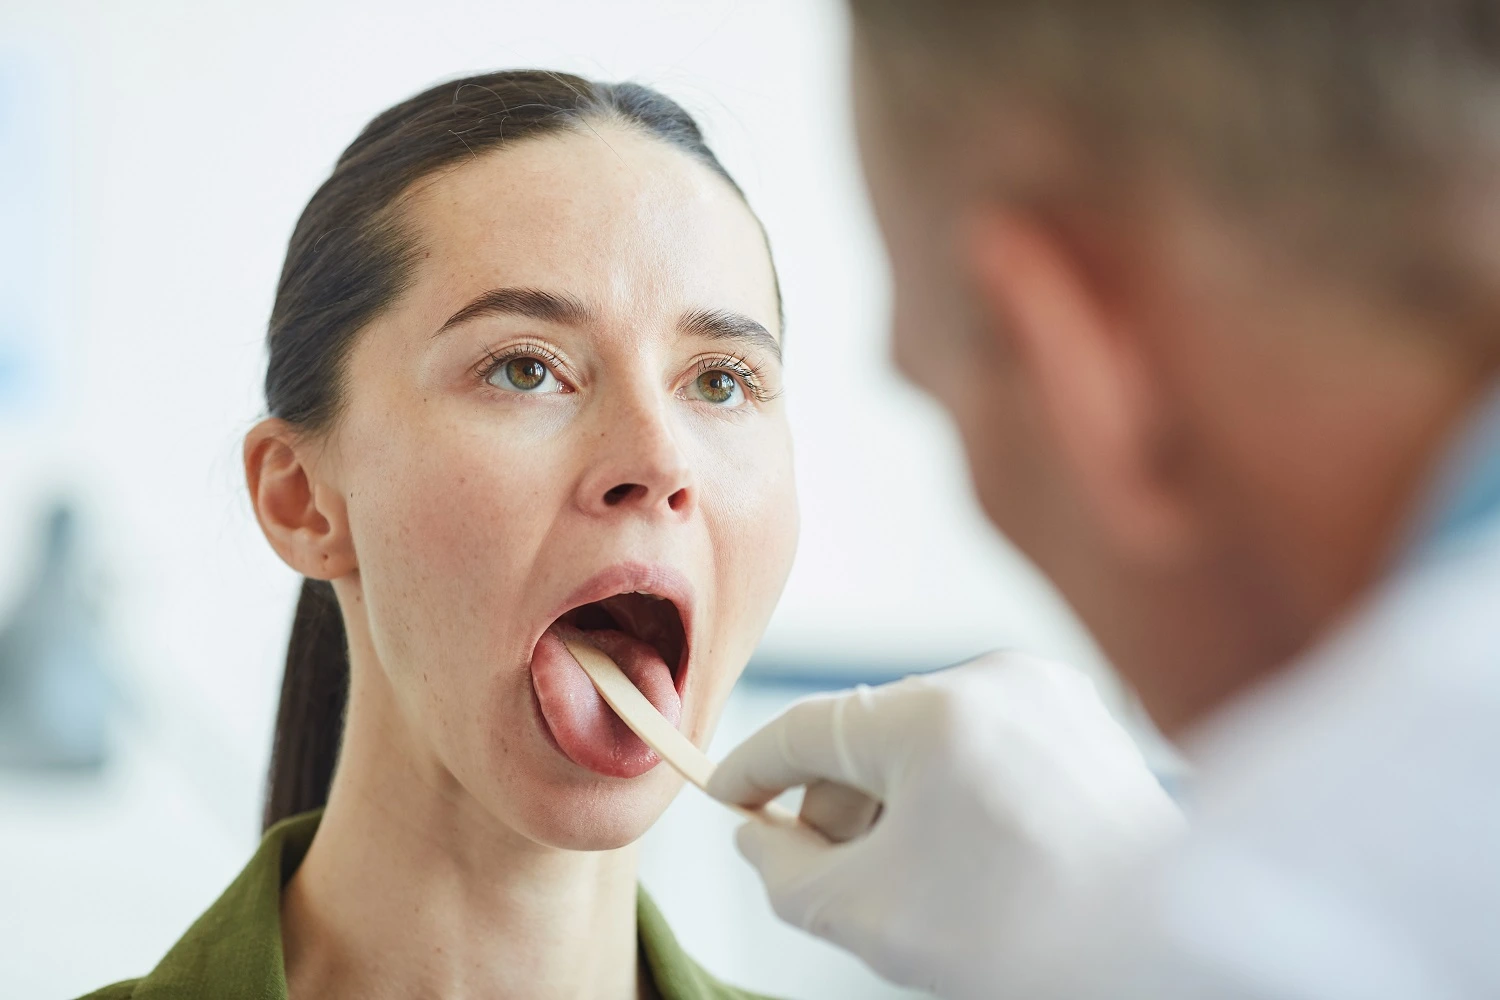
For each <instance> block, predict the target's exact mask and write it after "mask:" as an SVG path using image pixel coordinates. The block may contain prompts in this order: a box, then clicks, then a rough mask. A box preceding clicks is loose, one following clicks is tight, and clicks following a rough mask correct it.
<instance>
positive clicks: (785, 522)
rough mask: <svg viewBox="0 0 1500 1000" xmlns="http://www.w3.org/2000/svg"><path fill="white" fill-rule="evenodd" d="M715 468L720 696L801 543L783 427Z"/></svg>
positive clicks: (707, 505) (707, 507) (707, 487)
mask: <svg viewBox="0 0 1500 1000" xmlns="http://www.w3.org/2000/svg"><path fill="white" fill-rule="evenodd" d="M712 469H713V471H712V473H711V474H710V475H708V476H706V477H705V481H704V489H703V503H704V515H705V519H706V520H707V522H708V525H709V538H710V540H711V549H712V551H711V565H712V572H713V577H714V593H715V602H714V603H715V613H716V617H717V619H718V620H717V622H716V628H715V632H716V633H717V634H716V635H715V636H714V645H715V647H716V652H717V653H718V654H719V658H720V662H721V663H723V664H725V665H726V670H725V673H726V676H722V677H716V678H714V684H713V687H714V692H713V695H717V697H716V698H714V700H719V699H721V698H722V697H723V696H725V695H727V693H728V689H729V688H730V687H732V686H733V685H734V682H735V681H736V680H737V679H738V673H737V671H738V670H739V668H740V667H741V666H742V660H743V659H744V658H746V657H748V656H749V655H750V653H751V652H752V651H753V650H754V648H755V647H756V645H758V644H759V642H760V637H761V634H762V633H763V632H764V630H765V625H766V622H767V621H768V620H769V619H770V616H771V612H772V611H773V610H774V608H775V606H776V601H777V598H778V597H779V596H780V595H781V590H782V587H783V586H784V585H785V583H786V577H787V574H788V572H789V571H790V569H791V564H792V558H793V555H794V553H795V551H796V544H797V531H798V514H797V499H796V488H795V482H794V479H793V475H792V462H791V447H790V442H789V440H788V439H787V437H786V435H785V434H784V433H781V434H765V435H760V436H758V437H747V439H745V440H742V441H741V442H740V443H739V445H738V446H737V447H735V448H733V449H730V450H728V451H727V452H726V453H725V454H721V455H720V456H718V460H717V461H716V462H715V463H713V466H712ZM731 665H732V667H733V670H734V671H735V672H734V673H733V674H732V675H730V672H729V670H728V667H729V666H731ZM706 693H707V692H706Z"/></svg>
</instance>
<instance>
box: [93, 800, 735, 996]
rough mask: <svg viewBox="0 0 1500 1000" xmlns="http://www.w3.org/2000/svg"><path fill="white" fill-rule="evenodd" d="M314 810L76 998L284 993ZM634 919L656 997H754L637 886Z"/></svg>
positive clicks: (288, 824)
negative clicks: (725, 978)
mask: <svg viewBox="0 0 1500 1000" xmlns="http://www.w3.org/2000/svg"><path fill="white" fill-rule="evenodd" d="M320 818H321V812H310V813H303V814H302V815H300V816H293V817H291V818H290V819H287V820H283V821H282V822H280V823H277V824H276V825H275V826H273V827H271V829H269V830H267V831H266V835H265V838H264V839H263V840H261V842H260V848H259V849H258V850H257V851H256V852H255V856H254V857H253V858H251V859H250V863H249V864H248V865H246V866H245V870H244V871H242V872H240V875H239V877H238V878H236V879H235V880H234V881H233V882H232V883H230V885H229V888H228V889H225V890H224V894H223V895H222V896H220V897H219V899H218V901H217V902H216V903H214V905H213V906H210V907H209V908H208V912H207V913H205V914H203V916H201V917H199V918H198V921H197V922H196V923H194V924H193V926H192V927H190V928H188V932H187V933H186V934H184V935H183V937H182V940H180V941H178V942H177V944H175V945H173V946H172V950H171V951H169V952H167V955H166V957H165V958H163V959H162V960H161V963H160V964H159V965H157V967H156V968H155V969H153V970H152V971H151V973H150V974H149V975H147V976H146V977H145V978H143V979H132V980H128V981H126V982H123V983H116V984H115V985H113V986H106V987H105V988H104V989H102V990H99V991H97V992H95V993H90V994H89V995H88V996H87V997H84V998H82V1000H127V998H128V1000H210V998H211V1000H286V967H285V964H284V963H283V962H282V957H281V888H282V886H284V885H286V883H287V880H288V879H290V878H291V877H292V873H293V872H295V871H296V870H297V866H298V865H300V864H301V863H302V858H303V857H304V856H305V855H306V854H307V849H308V847H309V846H310V845H311V844H312V839H313V834H314V833H315V832H316V831H317V829H318V820H319V819H320ZM636 923H637V928H638V933H639V934H640V942H641V956H642V958H643V959H644V962H645V968H646V971H647V973H648V974H649V975H650V977H651V981H652V983H653V984H654V985H655V987H656V992H657V993H658V994H659V995H660V996H661V997H662V1000H756V997H755V995H754V994H750V993H745V992H743V991H741V990H736V989H734V988H732V987H729V986H725V985H723V984H722V983H719V982H717V981H716V980H715V979H713V977H711V976H710V975H709V974H708V973H706V972H704V971H703V970H702V969H701V968H699V966H698V965H697V963H695V962H694V961H693V960H692V959H690V958H688V957H687V955H685V954H683V951H682V949H681V948H680V947H678V945H677V939H676V938H674V937H673V936H672V932H671V931H670V930H669V929H668V928H667V924H666V921H665V920H663V919H662V915H661V913H660V912H659V911H658V910H657V909H656V907H655V906H654V905H653V904H652V902H651V900H650V899H648V898H646V894H645V893H644V892H642V893H641V894H640V896H639V902H638V904H637V910H636ZM761 1000H764V998H761Z"/></svg>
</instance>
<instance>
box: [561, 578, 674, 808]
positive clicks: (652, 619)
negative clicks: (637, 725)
mask: <svg viewBox="0 0 1500 1000" xmlns="http://www.w3.org/2000/svg"><path fill="white" fill-rule="evenodd" d="M691 593H692V591H691V589H690V587H689V585H688V583H687V581H686V580H684V579H682V578H681V577H679V576H678V575H677V574H676V573H675V572H673V571H671V570H668V569H665V568H661V567H643V566H633V565H626V566H621V567H615V568H613V569H611V570H606V571H605V572H604V573H601V574H600V575H599V576H597V577H595V578H594V579H593V580H592V581H590V582H589V584H586V585H585V586H584V587H583V588H580V590H579V591H578V592H577V593H575V595H574V597H573V598H572V600H574V601H578V602H579V603H577V604H576V605H574V606H573V607H571V608H569V609H568V610H567V611H564V612H563V613H562V614H560V615H558V617H557V618H556V619H555V620H554V621H553V622H552V623H551V625H549V626H548V627H547V630H546V631H545V632H543V633H542V636H541V637H540V638H539V639H538V640H537V644H536V649H535V651H534V652H533V653H532V658H531V683H532V689H533V690H534V691H535V692H536V703H537V707H538V709H540V712H541V721H542V722H543V724H544V726H545V728H546V730H547V731H548V732H549V733H550V734H551V736H552V742H553V744H555V746H556V748H557V749H558V750H560V751H562V754H563V756H565V757H567V758H568V759H569V760H571V761H572V762H573V763H575V764H577V765H579V766H580V767H584V768H587V769H588V770H590V771H593V772H595V773H597V774H602V775H605V776H608V777H616V778H633V777H636V776H638V775H641V774H644V773H646V772H647V771H649V770H651V769H652V768H653V767H655V766H656V765H657V764H658V763H660V758H658V757H657V756H656V753H655V752H654V751H653V750H652V749H651V748H650V747H648V746H646V744H645V743H643V742H642V741H641V739H640V737H638V736H636V735H635V733H633V732H631V730H630V728H629V727H628V726H626V725H625V723H624V722H623V721H621V719H620V718H619V716H617V715H615V713H614V711H613V710H612V709H610V707H609V706H608V705H606V704H605V703H604V699H602V698H601V697H600V696H599V693H598V692H597V691H595V690H594V685H593V682H591V681H590V680H589V678H588V675H587V674H585V673H584V672H583V668H582V667H580V666H579V665H578V661H576V660H575V659H573V654H571V653H569V652H568V648H567V646H566V645H565V644H564V643H563V638H564V637H567V638H568V639H569V640H574V639H581V640H582V641H584V642H587V643H588V644H589V645H592V646H595V647H597V648H598V649H599V650H600V651H601V652H603V653H604V654H605V655H606V656H608V657H609V658H610V659H612V660H614V661H615V663H617V664H619V667H620V669H621V670H622V671H623V672H624V673H625V676H626V677H629V678H630V681H631V683H633V684H634V685H635V686H636V687H637V688H638V689H639V690H640V692H641V694H643V695H645V697H646V700H647V701H649V702H650V703H651V704H652V706H653V707H655V709H656V710H657V711H658V712H660V713H661V714H662V717H663V718H665V719H666V720H667V721H668V722H670V723H671V724H672V725H674V726H676V725H678V724H679V723H680V722H681V720H682V692H683V690H684V688H685V683H684V682H685V675H686V674H687V670H688V663H689V660H690V659H691V650H690V648H689V647H690V644H691V633H692V629H691V627H690V615H689V609H690V608H691V603H690V602H691V596H690V595H691ZM601 594H602V595H604V596H596V595H601ZM589 598H593V599H592V600H590V599H589Z"/></svg>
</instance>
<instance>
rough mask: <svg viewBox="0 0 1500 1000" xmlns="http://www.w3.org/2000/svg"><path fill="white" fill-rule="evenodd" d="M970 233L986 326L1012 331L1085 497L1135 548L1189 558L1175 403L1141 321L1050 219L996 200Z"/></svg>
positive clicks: (1019, 368) (1004, 351)
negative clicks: (1104, 288) (1111, 296)
mask: <svg viewBox="0 0 1500 1000" xmlns="http://www.w3.org/2000/svg"><path fill="white" fill-rule="evenodd" d="M961 238H962V239H963V241H964V242H963V244H962V254H963V258H964V260H965V262H966V263H967V265H968V269H969V280H970V282H971V287H972V290H973V292H974V293H975V298H976V299H977V304H978V308H979V311H980V314H981V315H980V321H981V327H982V329H981V331H980V335H981V336H983V337H992V338H995V339H996V340H998V341H1000V342H1001V343H999V344H997V345H996V346H997V347H998V348H999V349H1000V351H999V353H1000V354H1001V356H1003V357H1005V358H1007V359H1008V363H1009V364H1011V365H1012V366H1014V367H1015V369H1016V372H1015V374H1016V375H1017V376H1019V378H1020V379H1022V380H1023V381H1024V383H1025V384H1026V387H1027V390H1028V391H1027V393H1026V397H1027V398H1028V399H1029V400H1032V401H1033V405H1034V407H1035V409H1036V410H1037V412H1036V413H1035V414H1033V415H1034V417H1035V418H1036V421H1035V426H1037V427H1039V428H1040V429H1041V431H1042V433H1044V434H1045V435H1047V436H1048V437H1049V438H1050V440H1048V441H1045V442H1044V445H1045V446H1046V448H1047V450H1049V451H1050V452H1052V453H1053V454H1054V455H1055V456H1057V459H1058V462H1059V466H1060V468H1061V471H1062V473H1063V474H1064V476H1065V477H1066V479H1067V480H1068V481H1069V482H1071V483H1072V484H1073V488H1074V489H1075V490H1076V492H1077V495H1078V497H1079V499H1080V500H1081V501H1082V502H1083V505H1084V508H1085V509H1086V510H1087V511H1088V512H1089V513H1090V514H1091V515H1092V517H1093V519H1094V520H1095V522H1096V524H1097V526H1098V527H1099V528H1100V529H1101V530H1102V532H1103V533H1104V537H1106V538H1107V539H1109V540H1110V541H1112V542H1113V543H1114V544H1115V545H1116V546H1117V547H1118V548H1120V550H1121V551H1122V552H1123V553H1124V554H1125V555H1126V556H1127V557H1128V558H1133V559H1145V560H1148V561H1163V560H1176V559H1177V558H1180V557H1181V556H1182V555H1183V554H1184V549H1185V547H1187V546H1189V545H1191V543H1192V540H1193V538H1194V536H1195V532H1194V530H1193V518H1192V516H1191V509H1190V504H1189V503H1188V497H1186V496H1185V495H1183V493H1182V491H1181V489H1180V484H1178V483H1176V482H1174V477H1173V471H1174V469H1173V463H1172V458H1173V451H1172V448H1173V443H1174V435H1173V430H1174V428H1172V426H1171V425H1170V422H1169V419H1168V417H1169V414H1170V407H1169V406H1168V405H1167V400H1166V398H1165V397H1164V396H1163V395H1162V393H1161V392H1160V385H1159V383H1158V382H1157V380H1156V379H1155V377H1154V376H1155V375H1156V373H1155V372H1154V371H1153V370H1152V367H1151V363H1150V359H1151V357H1152V354H1151V351H1150V350H1149V349H1148V345H1147V344H1146V343H1144V342H1143V340H1142V339H1141V337H1140V336H1139V331H1138V330H1137V329H1136V328H1135V327H1134V326H1133V325H1132V324H1131V323H1130V322H1129V320H1128V319H1127V318H1126V317H1123V316H1121V315H1119V314H1118V313H1117V312H1116V311H1115V310H1114V309H1113V308H1112V303H1111V302H1110V301H1109V300H1108V299H1107V297H1106V296H1105V295H1104V294H1103V293H1102V292H1101V289H1100V287H1099V283H1098V276H1097V275H1095V274H1093V273H1091V269H1090V267H1089V262H1088V261H1085V260H1084V259H1083V257H1082V256H1081V255H1080V253H1079V251H1078V250H1077V249H1076V248H1075V247H1073V246H1072V245H1070V243H1069V241H1068V240H1067V239H1065V237H1064V235H1063V234H1062V233H1060V232H1058V231H1057V230H1056V229H1055V228H1054V227H1052V226H1050V225H1049V224H1048V223H1047V222H1046V221H1045V220H1042V219H1040V218H1038V217H1036V216H1033V215H1032V214H1030V213H1028V212H1026V211H1023V210H1019V209H1015V208H1012V207H1010V206H1006V205H991V206H988V207H986V208H983V209H980V210H979V211H977V212H975V213H974V215H973V216H971V218H970V220H969V224H968V226H967V228H966V230H965V232H964V233H963V234H962V236H961Z"/></svg>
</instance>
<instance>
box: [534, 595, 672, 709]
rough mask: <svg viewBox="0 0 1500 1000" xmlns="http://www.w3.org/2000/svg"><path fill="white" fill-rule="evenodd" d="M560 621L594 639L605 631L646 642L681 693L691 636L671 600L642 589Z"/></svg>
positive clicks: (582, 608) (586, 606)
mask: <svg viewBox="0 0 1500 1000" xmlns="http://www.w3.org/2000/svg"><path fill="white" fill-rule="evenodd" d="M557 622H558V624H560V625H564V626H567V627H570V628H574V629H577V630H578V631H580V632H582V633H584V635H587V636H590V637H591V638H599V635H598V634H599V633H603V632H618V633H623V634H625V635H628V636H630V637H632V638H634V639H636V640H638V641H640V642H643V643H645V644H646V645H648V646H650V647H651V648H652V649H654V650H656V652H657V655H658V656H660V657H661V660H662V662H663V663H665V664H666V665H667V669H668V670H669V671H671V674H672V681H673V685H674V686H676V687H679V690H680V683H681V680H682V673H683V668H684V667H685V666H687V633H686V631H685V630H684V629H683V627H682V614H681V613H680V612H679V611H678V610H677V605H676V604H673V603H672V601H671V600H669V599H668V598H665V597H658V596H657V595H655V594H648V593H646V592H645V591H641V590H637V591H632V592H631V593H628V594H616V595H615V596H613V597H606V598H604V600H602V601H590V602H589V603H588V604H584V605H581V606H579V607H576V608H574V609H573V610H572V611H569V612H566V613H565V614H564V615H563V616H562V617H561V618H559V619H558V620H557ZM600 648H601V649H602V648H604V647H603V646H602V645H601V646H600ZM608 651H609V650H607V649H606V650H605V652H608Z"/></svg>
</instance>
